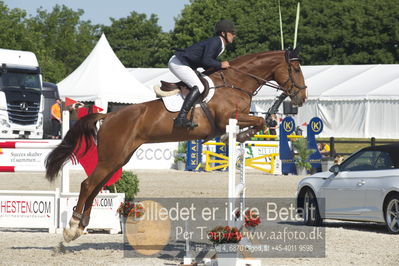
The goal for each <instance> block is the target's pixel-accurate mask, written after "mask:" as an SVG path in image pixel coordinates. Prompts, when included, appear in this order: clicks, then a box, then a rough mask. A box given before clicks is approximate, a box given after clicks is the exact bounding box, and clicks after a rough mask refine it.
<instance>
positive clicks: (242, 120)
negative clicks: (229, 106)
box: [237, 113, 265, 142]
mask: <svg viewBox="0 0 399 266" xmlns="http://www.w3.org/2000/svg"><path fill="white" fill-rule="evenodd" d="M237 125H238V126H239V127H240V128H246V127H248V128H249V129H247V130H245V131H243V132H240V133H239V134H237V141H238V142H245V141H246V140H248V139H250V138H251V137H252V136H254V135H255V134H256V133H257V132H259V131H260V130H262V129H263V128H264V127H265V119H264V118H263V117H259V116H253V115H248V114H244V113H240V114H238V116H237Z"/></svg>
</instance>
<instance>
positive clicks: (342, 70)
mask: <svg viewBox="0 0 399 266" xmlns="http://www.w3.org/2000/svg"><path fill="white" fill-rule="evenodd" d="M302 70H303V73H304V76H305V82H306V85H307V86H308V100H307V102H306V103H305V105H304V106H303V107H301V108H299V112H298V115H297V116H296V120H297V121H298V123H299V124H302V123H303V122H307V121H309V120H310V119H311V118H312V117H314V116H318V117H320V118H321V119H322V120H323V122H324V130H323V133H322V134H321V136H322V137H331V136H334V137H347V138H349V137H351V138H369V137H376V138H395V139H397V138H398V133H397V132H399V117H398V116H396V115H395V114H396V113H398V111H399V85H398V84H399V83H398V82H399V65H342V66H338V65H328V66H303V67H302ZM275 95H277V93H276V92H275V91H273V90H271V89H267V88H266V89H265V88H264V89H262V90H261V92H260V93H259V94H258V95H257V97H255V98H254V103H255V104H256V105H258V106H261V107H262V108H265V109H267V108H268V107H269V106H270V105H271V103H272V102H273V99H274V97H275Z"/></svg>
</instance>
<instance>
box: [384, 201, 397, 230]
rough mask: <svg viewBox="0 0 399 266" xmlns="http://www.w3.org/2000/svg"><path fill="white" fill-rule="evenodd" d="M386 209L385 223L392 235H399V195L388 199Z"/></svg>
mask: <svg viewBox="0 0 399 266" xmlns="http://www.w3.org/2000/svg"><path fill="white" fill-rule="evenodd" d="M386 206H387V207H386V209H385V221H386V223H387V228H388V231H389V232H390V233H393V234H399V195H392V196H391V197H389V199H388V204H387V205H386Z"/></svg>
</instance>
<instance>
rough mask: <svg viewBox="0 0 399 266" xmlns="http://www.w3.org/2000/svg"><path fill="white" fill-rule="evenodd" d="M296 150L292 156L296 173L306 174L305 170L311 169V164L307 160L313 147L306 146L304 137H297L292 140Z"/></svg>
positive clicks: (306, 142)
mask: <svg viewBox="0 0 399 266" xmlns="http://www.w3.org/2000/svg"><path fill="white" fill-rule="evenodd" d="M292 145H293V146H294V150H295V152H296V154H295V156H294V161H295V165H296V168H297V174H298V175H306V174H307V171H309V170H310V169H312V165H311V164H310V162H309V161H308V157H309V156H310V155H311V154H313V153H314V150H313V149H309V148H308V141H307V140H306V139H305V138H301V139H297V140H295V141H293V142H292Z"/></svg>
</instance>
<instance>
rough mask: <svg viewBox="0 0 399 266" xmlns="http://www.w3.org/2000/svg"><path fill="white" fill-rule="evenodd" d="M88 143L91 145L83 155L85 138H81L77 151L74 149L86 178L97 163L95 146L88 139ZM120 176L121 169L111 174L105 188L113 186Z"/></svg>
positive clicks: (91, 140)
mask: <svg viewBox="0 0 399 266" xmlns="http://www.w3.org/2000/svg"><path fill="white" fill-rule="evenodd" d="M90 143H91V146H90V148H89V149H88V150H87V152H86V153H84V152H85V150H86V147H87V143H86V140H85V138H84V137H82V138H81V143H80V147H79V149H76V150H75V151H74V154H75V156H76V158H77V159H78V161H79V163H80V164H81V165H82V167H83V169H84V170H85V172H86V174H87V176H89V175H91V173H93V171H94V169H95V168H96V165H97V162H98V154H97V146H96V144H95V143H94V140H93V139H90ZM121 176H122V168H121V169H119V170H118V171H116V173H114V174H113V176H112V177H111V178H110V179H109V180H108V182H107V183H106V184H105V186H106V187H108V186H110V185H112V184H114V183H115V182H116V181H118V180H119V179H120V178H121Z"/></svg>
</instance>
